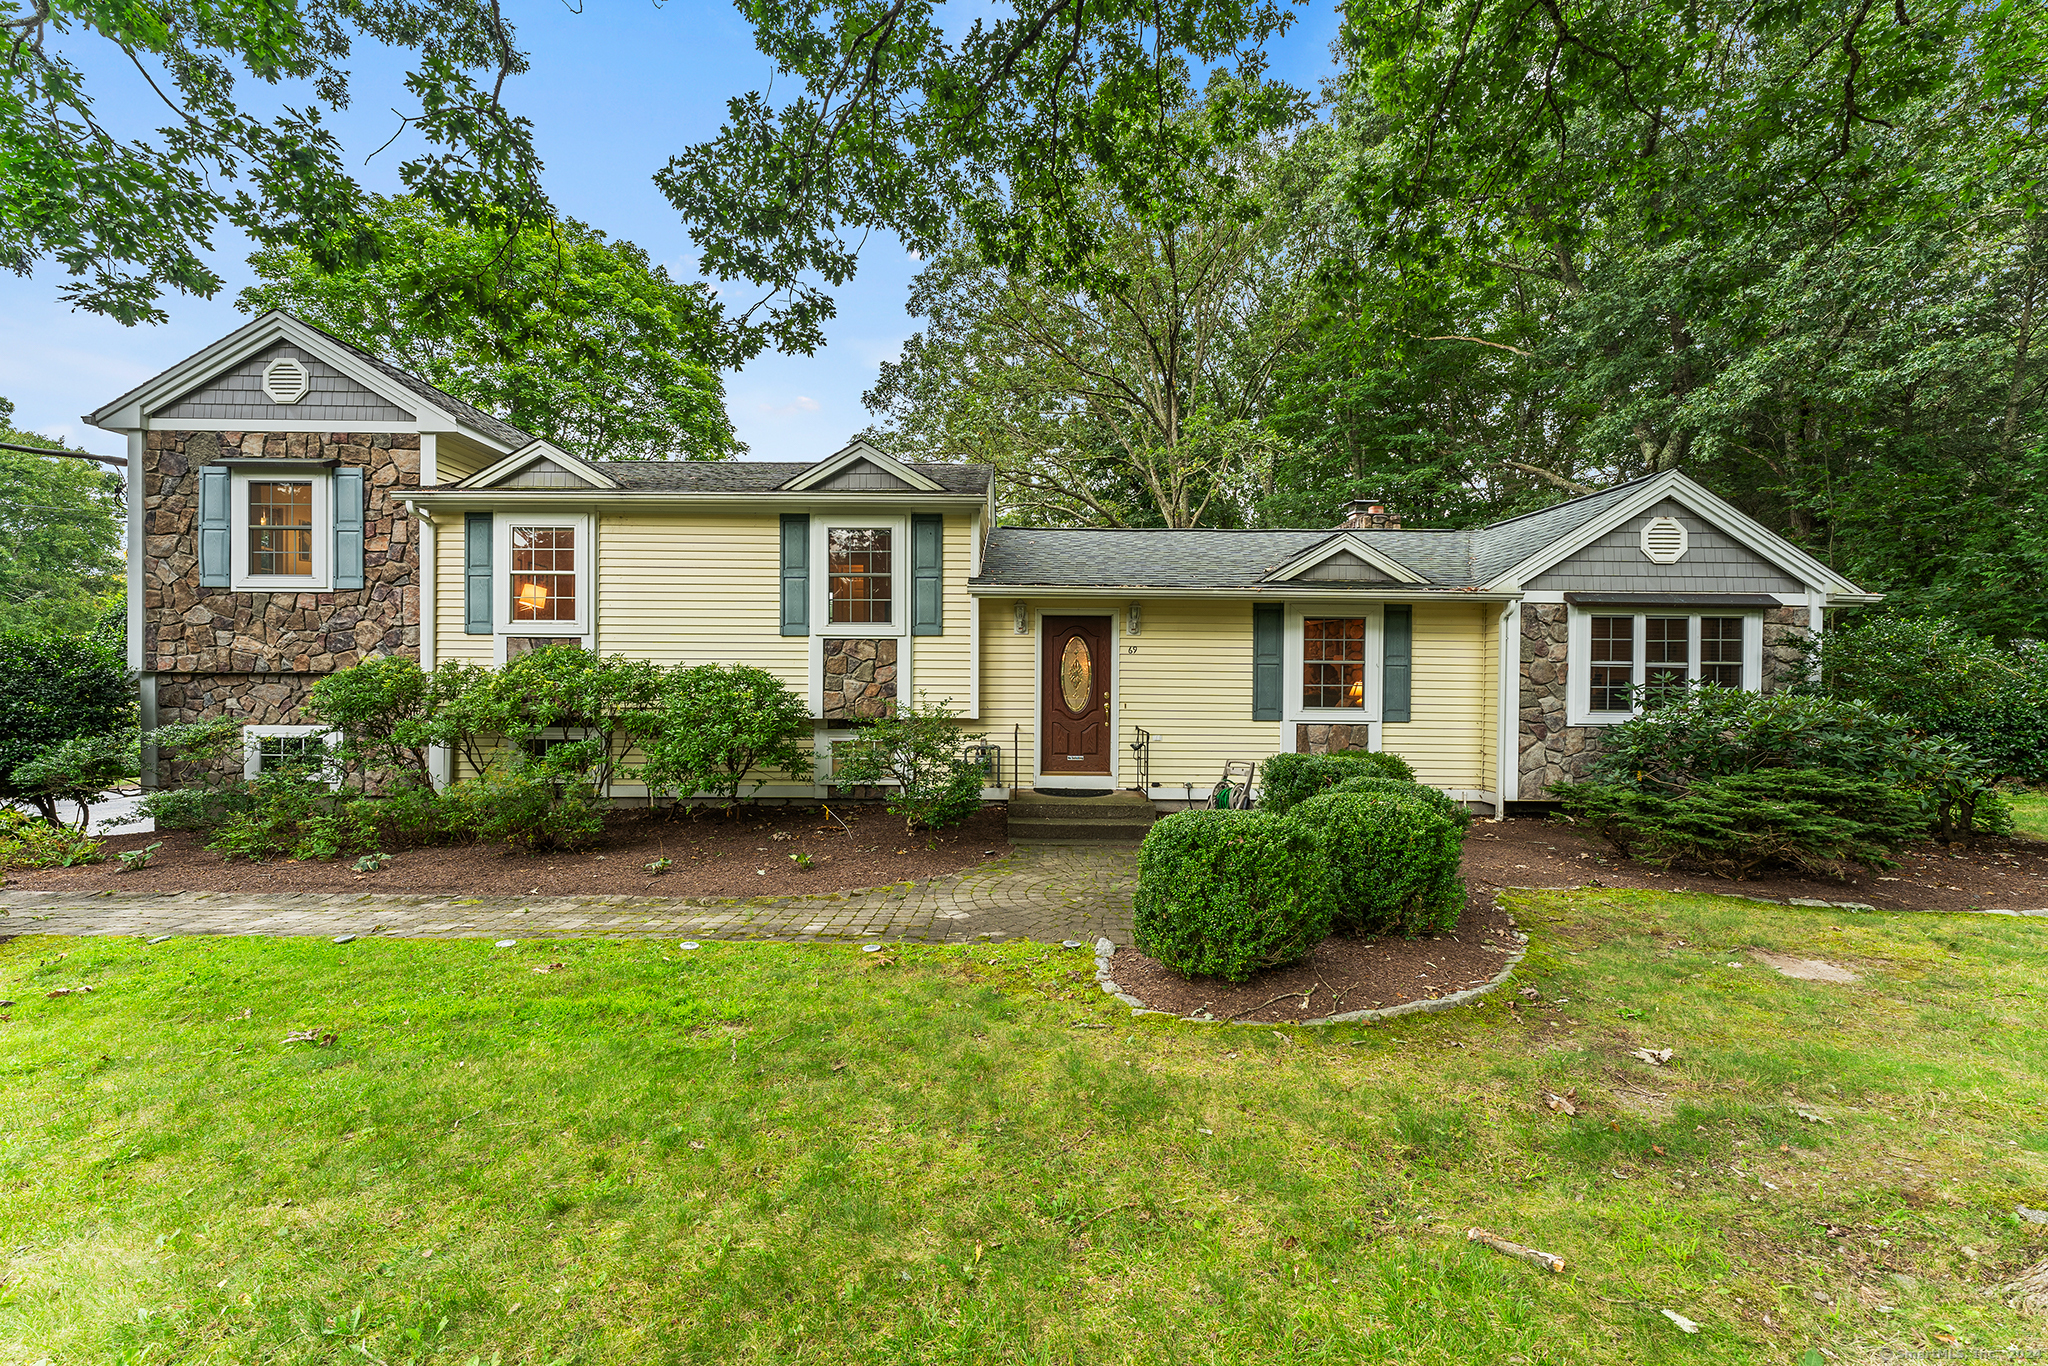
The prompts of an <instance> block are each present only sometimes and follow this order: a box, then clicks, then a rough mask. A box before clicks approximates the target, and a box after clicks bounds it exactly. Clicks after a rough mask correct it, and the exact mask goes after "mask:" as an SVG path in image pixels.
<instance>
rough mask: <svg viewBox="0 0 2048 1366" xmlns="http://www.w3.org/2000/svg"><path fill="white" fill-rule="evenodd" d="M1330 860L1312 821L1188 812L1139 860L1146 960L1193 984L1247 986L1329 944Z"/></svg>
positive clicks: (1165, 827) (1160, 831) (1168, 821)
mask: <svg viewBox="0 0 2048 1366" xmlns="http://www.w3.org/2000/svg"><path fill="white" fill-rule="evenodd" d="M1332 906H1333V900H1332V878H1331V868H1330V856H1329V851H1328V848H1327V846H1326V841H1325V840H1324V838H1323V836H1322V833H1321V832H1320V831H1318V830H1317V829H1316V827H1315V826H1314V825H1312V824H1310V823H1308V822H1306V821H1297V820H1291V819H1289V818H1288V817H1285V816H1280V815H1275V814H1274V813H1272V812H1270V811H1208V810H1199V809H1198V810H1191V811H1181V812H1177V813H1175V814H1174V815H1171V816H1168V817H1166V818H1165V819H1163V820H1161V821H1159V822H1158V823H1157V824H1155V825H1154V826H1153V827H1152V829H1151V831H1150V833H1148V834H1147V835H1146V836H1145V844H1144V847H1143V849H1141V850H1140V851H1139V853H1138V894H1137V904H1136V912H1137V941H1138V950H1139V952H1141V953H1144V954H1148V955H1150V956H1151V957H1153V958H1156V959H1158V960H1159V961H1160V962H1162V963H1164V964H1166V965H1167V966H1168V967H1170V968H1174V969H1176V970H1177V971H1179V972H1182V973H1185V974H1187V975H1188V976H1191V977H1221V978H1224V979H1225V980H1227V981H1232V982H1242V981H1244V980H1245V979H1246V978H1248V977H1250V976H1252V975H1253V974H1254V973H1256V972H1259V971H1261V970H1263V969H1265V968H1271V967H1278V966H1280V965H1281V964H1283V963H1292V962H1295V961H1297V960H1299V959H1301V958H1303V957H1305V956H1306V955H1307V954H1308V952H1309V950H1311V949H1313V948H1314V947H1315V946H1316V945H1317V944H1319V943H1321V942H1322V940H1323V939H1324V938H1325V937H1327V936H1328V934H1329V932H1330V912H1331V909H1332Z"/></svg>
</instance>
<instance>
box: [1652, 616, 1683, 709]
mask: <svg viewBox="0 0 2048 1366" xmlns="http://www.w3.org/2000/svg"><path fill="white" fill-rule="evenodd" d="M1691 645H1692V620H1691V618H1689V617H1647V618H1645V619H1644V621H1643V693H1644V701H1646V702H1654V701H1655V700H1656V699H1657V698H1658V696H1660V695H1662V694H1666V693H1669V692H1672V691H1681V690H1683V689H1684V688H1685V685H1686V681H1687V679H1688V678H1689V676H1690V675H1691V672H1692V650H1691Z"/></svg>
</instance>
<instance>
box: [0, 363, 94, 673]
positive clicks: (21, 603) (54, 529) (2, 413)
mask: <svg viewBox="0 0 2048 1366" xmlns="http://www.w3.org/2000/svg"><path fill="white" fill-rule="evenodd" d="M13 416H14V404H13V403H11V402H9V401H8V400H7V399H5V398H0V442H6V443H7V444H9V445H15V446H40V447H45V448H48V449H52V450H74V449H75V448H74V447H69V446H66V445H64V444H63V443H62V442H59V441H55V440H52V439H51V438H49V437H46V436H39V435H37V434H36V433H34V432H24V431H19V430H17V429H16V428H15V427H14V426H13V425H12V423H11V422H10V419H11V418H12V417H13ZM81 453H82V452H81ZM124 515H125V509H124V508H123V506H122V502H121V481H120V479H119V478H118V477H116V476H115V475H113V474H110V473H108V472H107V471H106V470H103V469H101V468H100V467H99V466H97V465H95V464H93V463H92V462H91V461H89V460H79V459H76V458H74V457H72V456H63V455H53V456H42V455H29V454H26V453H24V452H21V451H8V450H0V627H8V626H14V627H25V628H29V629H32V630H33V631H36V632H39V633H40V632H54V633H58V634H67V633H68V634H83V633H86V632H89V631H91V630H93V629H94V628H95V627H96V626H97V625H98V624H99V622H100V621H101V620H102V619H103V618H105V617H106V616H107V614H108V613H109V612H119V611H120V610H121V607H122V597H121V593H122V577H121V568H122V566H121V527H122V518H123V517H124Z"/></svg>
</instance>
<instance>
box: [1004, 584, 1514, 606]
mask: <svg viewBox="0 0 2048 1366" xmlns="http://www.w3.org/2000/svg"><path fill="white" fill-rule="evenodd" d="M967 594H968V596H969V597H975V598H1020V597H1023V598H1045V597H1060V598H1132V597H1145V598H1228V599H1243V600H1246V601H1253V602H1256V601H1260V600H1262V599H1300V598H1342V599H1346V600H1364V601H1371V602H1412V601H1414V600H1415V599H1417V598H1430V599H1438V600H1445V601H1452V602H1520V601H1521V600H1522V590H1521V589H1519V588H1516V589H1509V590H1486V589H1478V588H1459V587H1456V586H1451V585H1443V584H1393V585H1390V586H1388V587H1385V588H1379V587H1373V588H1353V587H1347V586H1341V585H1340V586H1336V587H1329V588H1309V587H1306V586H1305V585H1302V584H1295V583H1290V584H1274V585H1272V586H1271V587H1265V588H1195V587H1190V586H1188V585H1186V584H1153V583H1132V584H1122V585H1102V584H1093V585H1090V586H1087V587H1077V586H1075V585H1071V584H1059V583H1030V584H1024V583H1019V584H976V583H970V584H968V585H967Z"/></svg>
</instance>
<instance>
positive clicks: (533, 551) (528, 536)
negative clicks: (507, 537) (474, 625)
mask: <svg viewBox="0 0 2048 1366" xmlns="http://www.w3.org/2000/svg"><path fill="white" fill-rule="evenodd" d="M511 572H512V620H513V621H515V622H521V621H574V620H576V528H575V527H569V526H515V527H513V528H512V571H511Z"/></svg>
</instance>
